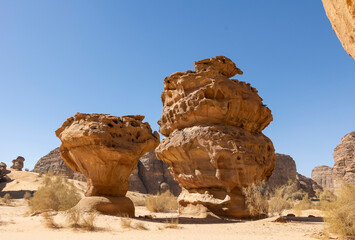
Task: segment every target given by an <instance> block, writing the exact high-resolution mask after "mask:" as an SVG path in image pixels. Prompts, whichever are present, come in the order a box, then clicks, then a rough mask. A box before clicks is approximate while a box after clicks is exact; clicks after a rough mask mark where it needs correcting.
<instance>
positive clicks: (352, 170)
mask: <svg viewBox="0 0 355 240" xmlns="http://www.w3.org/2000/svg"><path fill="white" fill-rule="evenodd" d="M333 158H334V166H333V179H334V187H335V188H339V187H341V185H342V182H343V181H345V182H348V183H352V184H355V131H354V132H351V133H349V134H347V135H345V136H344V137H343V138H342V139H341V142H340V144H339V145H338V146H337V147H336V148H335V149H334V154H333Z"/></svg>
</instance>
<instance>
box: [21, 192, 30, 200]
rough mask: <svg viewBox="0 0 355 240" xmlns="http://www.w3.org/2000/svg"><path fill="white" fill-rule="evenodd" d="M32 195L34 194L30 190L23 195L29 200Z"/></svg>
mask: <svg viewBox="0 0 355 240" xmlns="http://www.w3.org/2000/svg"><path fill="white" fill-rule="evenodd" d="M31 197H32V194H31V193H30V192H26V193H25V195H23V198H24V199H25V200H29V199H30V198H31Z"/></svg>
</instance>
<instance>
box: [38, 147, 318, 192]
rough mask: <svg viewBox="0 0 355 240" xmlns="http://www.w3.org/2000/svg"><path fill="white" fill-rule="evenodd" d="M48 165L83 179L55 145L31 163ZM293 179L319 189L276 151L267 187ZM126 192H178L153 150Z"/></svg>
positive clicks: (300, 185)
mask: <svg viewBox="0 0 355 240" xmlns="http://www.w3.org/2000/svg"><path fill="white" fill-rule="evenodd" d="M50 168H52V170H53V172H54V174H63V175H65V176H67V177H68V178H70V179H75V180H80V181H85V177H84V176H83V175H82V174H81V173H77V172H74V171H73V170H71V169H70V168H69V167H68V166H66V164H65V163H64V161H63V160H62V159H61V157H60V153H59V148H56V149H54V150H52V151H50V152H49V153H48V154H47V155H46V156H44V157H42V158H41V159H40V160H39V161H38V162H37V163H36V165H35V167H34V169H33V172H37V173H46V172H48V171H49V169H50ZM289 180H291V181H295V182H296V184H297V186H298V188H299V189H302V190H304V191H305V192H307V193H308V195H309V196H310V197H312V196H315V191H316V190H317V189H322V187H321V186H319V185H318V184H317V183H316V181H314V180H312V179H310V178H307V177H305V176H303V175H301V174H299V173H297V169H296V163H295V161H294V160H293V159H292V157H291V156H289V155H285V154H279V153H276V166H275V170H274V171H273V174H272V176H271V177H270V179H269V180H268V181H267V186H269V187H270V188H272V189H274V188H276V187H278V186H281V185H284V184H287V183H288V181H289ZM129 184H130V187H129V191H136V192H140V193H144V194H158V193H162V192H165V191H167V190H169V191H170V192H172V193H173V194H174V195H175V196H178V195H179V194H180V192H181V188H180V186H179V184H178V183H177V182H176V181H175V180H174V178H173V177H172V175H171V174H170V172H169V170H168V166H167V164H166V163H164V162H163V161H160V160H159V159H158V158H157V157H156V154H155V152H154V151H149V152H148V153H146V154H145V155H143V156H142V157H141V158H140V159H139V161H138V164H137V167H136V168H135V169H134V170H133V172H132V174H131V175H130V177H129Z"/></svg>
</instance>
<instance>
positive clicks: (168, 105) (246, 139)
mask: <svg viewBox="0 0 355 240" xmlns="http://www.w3.org/2000/svg"><path fill="white" fill-rule="evenodd" d="M195 69H196V71H187V72H177V73H174V74H172V75H171V76H170V77H167V78H165V80H164V83H165V85H164V92H163V93H162V97H161V98H162V102H163V113H162V117H161V119H160V120H159V122H158V123H159V125H160V130H159V131H160V132H161V133H162V134H163V135H164V136H166V137H167V138H164V139H163V140H162V142H161V143H160V145H159V146H158V148H157V149H156V153H157V157H158V159H161V160H163V161H164V162H166V163H167V164H168V166H169V170H170V172H171V173H172V175H173V176H174V178H175V180H176V181H177V182H178V183H179V184H180V186H181V187H182V188H183V189H182V193H181V194H180V196H179V198H178V201H179V211H180V213H181V214H185V215H194V216H197V215H200V216H201V217H204V216H206V215H205V214H203V212H206V214H208V212H211V213H213V214H215V215H218V216H227V217H238V218H239V217H249V212H248V210H247V208H246V206H245V199H244V196H243V195H242V193H241V191H242V190H241V189H242V187H246V186H248V185H250V184H252V183H254V182H257V181H262V180H266V179H268V178H269V177H270V176H271V174H272V170H273V169H274V167H275V150H274V147H273V144H272V142H271V140H270V139H268V138H267V137H266V136H265V135H263V134H262V133H261V131H262V130H263V129H264V128H265V127H266V126H267V125H268V124H269V123H270V122H271V121H272V115H271V111H270V110H269V109H268V108H267V107H266V106H265V105H264V104H263V103H262V99H261V98H260V97H259V95H258V94H257V91H256V89H255V88H253V87H251V86H250V84H247V83H244V82H239V81H238V80H231V79H229V78H230V77H232V76H234V75H235V74H242V71H241V70H240V69H238V68H237V67H236V66H235V64H234V63H233V62H232V61H231V60H230V59H228V58H226V57H223V56H219V57H216V58H211V59H205V60H202V61H198V62H195Z"/></svg>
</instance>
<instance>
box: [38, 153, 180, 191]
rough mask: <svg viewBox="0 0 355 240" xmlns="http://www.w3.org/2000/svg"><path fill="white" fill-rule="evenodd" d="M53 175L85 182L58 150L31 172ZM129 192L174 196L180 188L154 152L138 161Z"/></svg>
mask: <svg viewBox="0 0 355 240" xmlns="http://www.w3.org/2000/svg"><path fill="white" fill-rule="evenodd" d="M51 168H52V170H53V172H54V174H63V175H64V176H67V177H68V178H70V179H76V180H81V181H85V177H84V175H82V174H81V173H77V172H74V171H73V170H71V169H70V168H69V167H67V165H65V163H64V161H63V160H62V159H61V157H60V153H59V148H56V149H54V150H52V151H51V152H50V153H48V154H47V155H46V156H44V157H42V158H41V159H40V160H39V161H38V162H37V164H36V165H35V167H34V169H33V172H38V173H46V172H48V171H49V169H51ZM129 184H130V188H129V190H130V191H137V192H141V193H149V194H157V193H161V192H164V191H166V190H170V192H172V193H173V194H175V195H178V194H179V193H180V192H181V188H180V187H179V185H178V184H177V183H176V182H175V181H174V179H173V177H172V176H171V174H170V172H169V171H168V168H167V165H166V164H165V163H164V162H162V161H160V160H158V159H157V157H156V156H155V152H154V151H150V152H148V153H146V154H145V155H144V156H143V157H141V158H140V159H139V162H138V165H137V167H136V168H135V169H134V170H133V172H132V174H131V176H130V177H129Z"/></svg>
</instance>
